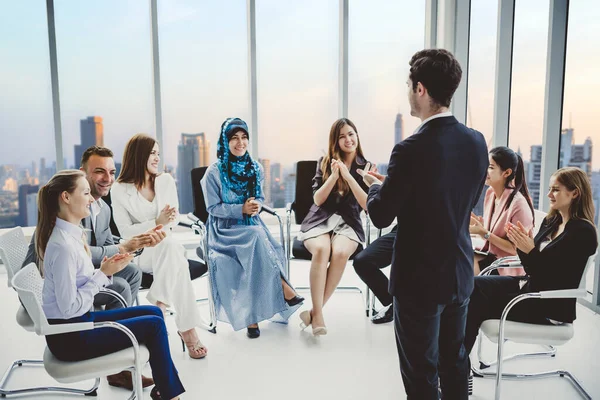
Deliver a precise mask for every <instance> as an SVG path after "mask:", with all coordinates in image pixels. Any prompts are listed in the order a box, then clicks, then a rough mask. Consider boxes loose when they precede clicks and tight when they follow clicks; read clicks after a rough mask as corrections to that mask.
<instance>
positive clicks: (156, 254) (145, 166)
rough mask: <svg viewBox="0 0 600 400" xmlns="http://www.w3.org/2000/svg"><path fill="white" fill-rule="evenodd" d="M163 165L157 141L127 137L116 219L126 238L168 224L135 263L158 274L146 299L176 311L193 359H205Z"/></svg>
mask: <svg viewBox="0 0 600 400" xmlns="http://www.w3.org/2000/svg"><path fill="white" fill-rule="evenodd" d="M159 161H160V155H159V150H158V143H157V142H156V140H154V139H153V138H151V137H150V136H147V135H144V134H138V135H135V136H133V137H132V138H131V139H129V142H127V145H126V146H125V152H124V153H123V167H122V169H121V173H120V175H119V178H118V179H117V182H116V183H115V184H114V185H113V188H112V190H111V200H112V207H113V216H114V219H115V223H116V224H117V228H118V229H119V232H120V233H121V235H122V236H123V237H124V238H130V237H133V236H135V235H137V234H139V233H141V232H145V231H147V230H148V229H150V228H152V227H154V226H157V225H164V229H165V231H166V232H167V237H166V238H165V239H164V240H163V241H162V242H161V243H159V244H158V245H157V246H156V247H154V248H150V249H144V252H143V253H142V254H141V255H140V256H139V257H138V260H137V264H138V266H139V267H140V268H141V270H142V271H144V272H147V273H151V274H152V275H154V281H153V283H152V286H151V287H150V291H149V292H148V296H147V299H148V301H149V302H150V303H151V304H156V305H157V306H159V307H160V308H161V309H162V310H163V311H165V309H166V307H167V306H173V307H175V309H176V310H177V313H176V314H175V324H176V325H177V329H178V331H179V332H178V333H179V335H180V336H181V340H182V342H185V345H186V346H187V348H188V353H189V355H190V357H192V358H204V357H205V356H206V352H207V349H206V347H205V346H204V345H203V344H202V343H201V342H200V340H199V339H198V335H197V333H196V329H195V328H196V327H197V326H201V324H202V319H201V317H200V313H199V311H198V308H197V305H196V296H195V295H194V288H193V287H192V280H191V278H190V272H189V267H188V261H187V258H186V256H185V248H184V247H183V246H182V245H180V244H179V243H177V242H176V241H175V240H174V239H173V238H172V236H171V235H169V234H170V232H171V229H172V227H173V226H175V225H177V222H178V220H179V214H178V211H177V208H178V206H179V199H178V197H177V188H176V187H175V181H174V180H173V178H172V177H171V175H169V174H159V173H158V162H159Z"/></svg>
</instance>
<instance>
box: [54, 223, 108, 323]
mask: <svg viewBox="0 0 600 400" xmlns="http://www.w3.org/2000/svg"><path fill="white" fill-rule="evenodd" d="M43 268H44V287H43V289H42V309H43V310H44V314H46V318H48V319H70V318H75V317H79V316H81V315H83V314H85V313H87V312H88V311H90V310H91V309H92V307H93V305H94V296H95V295H96V294H97V293H98V292H99V291H100V289H101V288H102V287H105V286H108V285H110V284H112V279H109V278H108V277H107V276H106V275H104V273H103V272H102V271H100V270H99V269H94V265H93V264H92V259H91V257H90V255H89V254H88V253H87V252H86V251H85V247H84V241H83V229H82V228H81V227H79V226H77V225H74V224H72V223H70V222H67V221H65V220H62V219H60V218H56V225H55V227H54V229H53V230H52V234H51V235H50V240H49V241H48V245H47V247H46V252H45V254H44V261H43Z"/></svg>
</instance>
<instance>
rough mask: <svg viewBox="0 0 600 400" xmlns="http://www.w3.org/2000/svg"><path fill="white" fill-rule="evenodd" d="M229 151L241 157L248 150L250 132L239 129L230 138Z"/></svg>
mask: <svg viewBox="0 0 600 400" xmlns="http://www.w3.org/2000/svg"><path fill="white" fill-rule="evenodd" d="M229 151H230V152H231V154H233V155H234V156H236V157H241V156H243V155H244V154H246V151H248V134H247V133H246V132H244V131H242V130H239V131H237V132H236V133H234V134H233V136H232V137H231V139H229Z"/></svg>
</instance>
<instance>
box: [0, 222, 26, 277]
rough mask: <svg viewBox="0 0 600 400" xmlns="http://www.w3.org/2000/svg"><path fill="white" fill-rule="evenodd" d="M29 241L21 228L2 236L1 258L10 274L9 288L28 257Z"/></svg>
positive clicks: (0, 245)
mask: <svg viewBox="0 0 600 400" xmlns="http://www.w3.org/2000/svg"><path fill="white" fill-rule="evenodd" d="M27 249H28V245H27V241H26V240H25V236H24V235H23V230H22V229H21V227H16V228H13V229H11V230H10V231H8V232H6V233H5V234H4V235H2V236H0V258H1V259H2V262H3V263H4V266H5V267H6V273H7V274H8V287H10V286H11V281H12V278H13V276H14V275H15V273H17V271H19V270H20V269H21V266H22V265H23V262H24V261H25V257H26V256H27Z"/></svg>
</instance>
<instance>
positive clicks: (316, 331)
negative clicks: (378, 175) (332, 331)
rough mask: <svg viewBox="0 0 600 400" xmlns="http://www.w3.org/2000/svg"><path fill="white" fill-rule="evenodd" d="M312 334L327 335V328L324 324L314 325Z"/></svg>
mask: <svg viewBox="0 0 600 400" xmlns="http://www.w3.org/2000/svg"><path fill="white" fill-rule="evenodd" d="M312 334H313V336H325V335H327V328H326V327H324V326H317V327H315V326H313V328H312Z"/></svg>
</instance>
